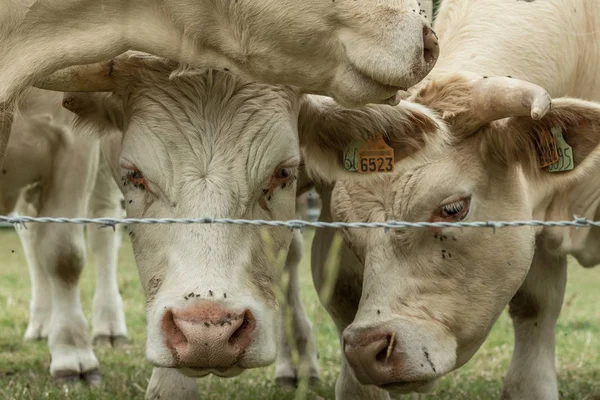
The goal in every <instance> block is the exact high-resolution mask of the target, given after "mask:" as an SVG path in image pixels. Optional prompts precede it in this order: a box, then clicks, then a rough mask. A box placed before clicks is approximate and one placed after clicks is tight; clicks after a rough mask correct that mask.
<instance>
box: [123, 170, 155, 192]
mask: <svg viewBox="0 0 600 400" xmlns="http://www.w3.org/2000/svg"><path fill="white" fill-rule="evenodd" d="M127 180H128V181H129V182H130V183H131V184H132V185H133V187H134V188H136V189H138V190H143V191H145V192H151V190H150V188H149V187H148V183H147V182H146V178H144V175H142V172H141V171H140V170H139V169H137V168H135V169H131V170H129V171H128V172H127Z"/></svg>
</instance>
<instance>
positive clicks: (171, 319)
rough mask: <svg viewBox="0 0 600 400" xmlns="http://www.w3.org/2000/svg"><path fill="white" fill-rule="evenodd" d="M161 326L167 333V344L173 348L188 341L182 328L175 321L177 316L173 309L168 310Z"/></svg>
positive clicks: (165, 333)
mask: <svg viewBox="0 0 600 400" xmlns="http://www.w3.org/2000/svg"><path fill="white" fill-rule="evenodd" d="M161 328H162V331H163V333H164V335H165V338H166V342H167V345H168V346H169V347H171V348H173V347H174V346H177V345H178V344H181V343H186V342H187V339H186V337H185V335H184V334H183V332H181V329H179V327H178V326H177V323H175V316H174V315H173V311H172V310H167V312H166V313H165V315H164V316H163V318H162V321H161Z"/></svg>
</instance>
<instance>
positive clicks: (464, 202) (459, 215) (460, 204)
mask: <svg viewBox="0 0 600 400" xmlns="http://www.w3.org/2000/svg"><path fill="white" fill-rule="evenodd" d="M470 203H471V200H470V199H469V198H464V199H460V200H458V201H454V202H452V203H448V204H445V205H443V206H441V207H440V217H441V218H443V219H453V220H457V221H460V220H462V219H464V218H465V217H466V216H467V214H468V213H469V206H470Z"/></svg>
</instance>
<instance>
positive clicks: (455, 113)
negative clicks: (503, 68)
mask: <svg viewBox="0 0 600 400" xmlns="http://www.w3.org/2000/svg"><path fill="white" fill-rule="evenodd" d="M510 85H521V83H518V82H516V81H514V80H513V81H511V80H508V79H507V78H504V79H500V80H498V81H496V82H495V83H494V82H493V80H492V81H489V83H486V82H485V81H481V82H478V83H477V84H472V83H471V82H467V81H462V80H461V79H457V80H446V81H445V82H444V84H442V85H440V82H435V81H434V82H431V83H430V84H429V85H428V86H427V87H426V88H425V89H423V90H422V91H421V92H419V93H418V95H417V96H416V97H415V100H416V101H420V102H422V103H424V104H426V105H428V106H429V107H430V108H431V109H433V110H435V111H437V112H438V113H439V114H441V115H443V116H444V119H445V120H446V122H447V124H448V129H449V136H450V137H449V138H447V140H446V145H445V146H442V147H441V148H437V149H433V148H431V146H427V145H426V146H425V148H424V149H422V150H417V151H415V152H414V153H413V154H412V155H411V156H409V157H405V158H403V159H402V158H400V161H399V162H398V163H397V164H396V170H395V172H394V173H392V174H385V175H382V176H379V177H377V176H375V177H373V178H372V179H370V180H368V181H364V180H363V181H361V182H357V181H356V179H345V180H340V181H338V182H337V184H336V186H335V188H334V190H333V193H332V203H331V211H332V215H333V216H334V219H335V220H336V221H346V222H351V221H360V222H383V221H386V220H401V221H414V222H416V221H432V222H456V221H482V220H484V221H485V220H531V219H543V218H544V216H543V213H544V208H545V207H546V205H547V204H548V202H549V200H550V199H551V197H552V195H553V194H554V193H556V191H558V190H561V189H564V188H566V187H567V185H569V184H572V183H573V182H576V181H577V180H578V179H581V178H582V177H583V176H584V175H585V174H586V172H587V171H588V170H589V169H590V168H589V167H590V166H592V165H593V164H594V162H596V161H597V160H596V159H597V158H598V157H597V156H591V155H593V154H595V153H594V149H595V148H596V146H597V144H598V142H599V141H600V107H599V106H598V105H597V104H594V103H589V102H583V101H578V100H572V99H558V100H556V101H555V102H554V103H553V108H552V110H550V111H548V112H547V113H546V112H545V110H547V107H546V106H545V105H544V104H543V103H544V98H546V96H545V95H544V94H543V93H538V94H537V95H536V94H533V93H535V92H536V91H537V92H539V90H537V89H535V88H530V89H532V90H529V89H527V90H514V91H512V93H510V94H509V93H504V92H503V91H504V90H508V89H506V88H507V87H510ZM525 86H527V85H525ZM484 88H487V89H489V90H483V89H484ZM492 88H494V89H492ZM485 93H488V95H487V101H485V100H486V99H485V98H483V97H486V96H485ZM481 105H485V106H486V107H489V108H487V109H484V110H482V109H481V108H478V107H481ZM540 110H542V111H541V112H539V111H540ZM530 114H532V115H534V117H535V118H537V120H534V119H532V117H531V115H530ZM509 115H513V116H509ZM514 115H516V116H514ZM486 116H487V117H490V116H492V117H493V118H492V120H489V118H484V117H486ZM542 116H543V117H542ZM504 117H506V118H504ZM557 128H558V129H560V130H561V131H562V135H563V137H564V139H565V141H566V143H568V144H569V145H570V146H571V147H572V157H571V160H570V161H571V162H573V163H574V169H573V170H571V171H569V172H554V173H552V172H548V170H547V169H546V168H541V167H540V159H539V151H540V149H543V148H544V147H543V146H542V144H543V143H545V141H546V142H547V140H548V139H547V135H551V133H550V132H551V130H552V129H557ZM567 161H569V160H568V159H565V162H567ZM309 162H310V160H309V159H307V163H309ZM537 232H539V228H537V229H536V228H533V227H521V228H507V229H498V230H496V231H494V230H492V229H474V228H462V229H458V228H427V229H394V230H390V231H389V232H385V231H384V230H383V229H381V230H363V229H347V230H345V237H346V241H347V243H348V244H349V245H350V247H351V248H352V249H353V250H354V252H355V253H356V255H357V257H358V258H359V259H360V260H361V261H362V262H363V263H364V278H363V284H362V295H361V299H360V304H359V307H358V311H357V314H356V316H355V319H354V321H353V323H352V324H350V325H349V326H348V327H347V328H346V329H345V331H344V333H343V345H344V348H343V350H344V353H345V355H346V358H347V360H348V361H349V364H350V365H351V367H352V369H353V371H354V373H355V375H356V377H357V378H358V380H359V381H360V382H362V383H364V384H374V385H378V386H380V387H382V388H385V389H388V390H396V391H401V392H407V391H415V390H416V391H420V390H426V389H427V388H430V387H432V385H431V384H432V383H433V382H434V381H435V380H436V379H437V378H438V377H440V376H442V375H444V374H446V373H448V372H450V371H452V370H454V369H456V368H458V367H460V366H461V365H463V364H464V363H466V362H467V361H468V360H469V359H470V358H471V357H472V355H473V354H474V353H475V352H476V350H477V349H478V348H479V347H480V345H481V344H482V343H483V341H484V340H485V339H486V337H487V335H488V333H489V331H490V329H491V328H492V326H493V324H494V322H495V321H496V319H497V318H498V316H499V315H500V313H501V312H502V310H503V309H504V307H505V306H506V305H507V304H508V303H509V301H510V300H511V298H512V297H513V296H514V295H515V293H516V292H517V289H518V288H519V287H520V285H521V283H522V282H523V280H524V278H525V276H526V275H527V272H528V269H529V266H530V263H531V261H532V257H533V254H534V250H535V246H534V244H535V236H536V233H537ZM341 268H343V266H341ZM525 302H526V299H525ZM527 306H528V307H535V305H531V304H529V305H527Z"/></svg>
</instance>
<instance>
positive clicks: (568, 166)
mask: <svg viewBox="0 0 600 400" xmlns="http://www.w3.org/2000/svg"><path fill="white" fill-rule="evenodd" d="M552 136H553V137H554V140H555V141H556V151H557V153H558V161H556V162H555V163H554V164H551V165H550V166H548V172H562V171H570V170H572V169H573V168H574V167H575V163H574V160H573V148H572V147H571V146H569V144H568V143H567V142H566V140H565V138H564V137H563V135H562V129H561V128H560V126H556V127H554V128H552Z"/></svg>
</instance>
